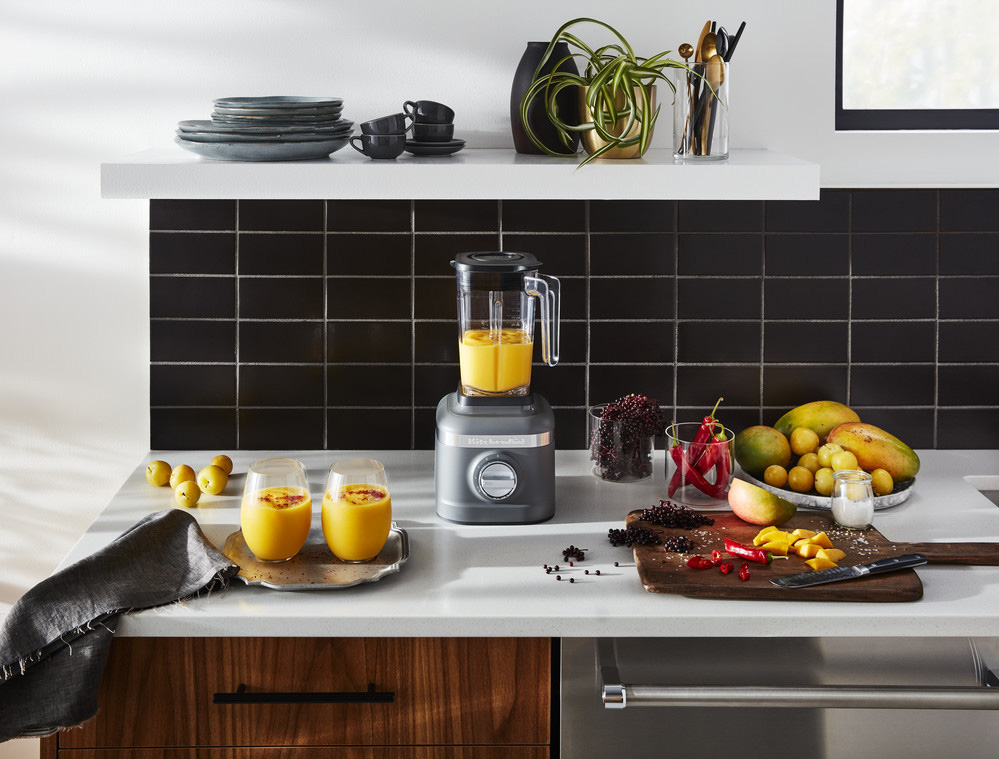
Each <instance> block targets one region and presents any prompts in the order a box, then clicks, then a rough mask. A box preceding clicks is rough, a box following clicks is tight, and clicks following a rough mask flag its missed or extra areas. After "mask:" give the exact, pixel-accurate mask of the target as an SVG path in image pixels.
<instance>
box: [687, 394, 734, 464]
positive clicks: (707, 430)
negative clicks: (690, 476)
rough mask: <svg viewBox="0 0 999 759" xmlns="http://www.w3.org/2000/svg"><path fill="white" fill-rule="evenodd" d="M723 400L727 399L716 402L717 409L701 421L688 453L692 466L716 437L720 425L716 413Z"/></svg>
mask: <svg viewBox="0 0 999 759" xmlns="http://www.w3.org/2000/svg"><path fill="white" fill-rule="evenodd" d="M723 400H725V399H724V398H719V399H718V400H717V401H715V407H714V408H713V409H711V413H710V414H708V415H707V416H706V417H704V418H703V419H702V420H701V426H700V428H699V429H698V430H697V434H696V435H695V436H694V440H693V442H691V444H690V449H689V450H688V451H687V461H688V462H690V465H691V466H694V465H695V464H697V462H698V461H699V460H700V458H701V455H702V454H703V453H704V449H705V448H706V447H707V443H708V441H709V440H711V438H712V437H714V434H715V425H717V424H718V420H717V419H716V418H715V413H716V412H717V411H718V406H719V405H720V404H721V402H722V401H723Z"/></svg>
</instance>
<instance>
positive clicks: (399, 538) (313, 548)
mask: <svg viewBox="0 0 999 759" xmlns="http://www.w3.org/2000/svg"><path fill="white" fill-rule="evenodd" d="M222 553H223V554H224V555H225V556H226V557H227V558H228V559H229V560H230V561H232V562H233V563H234V564H237V565H238V566H239V574H237V575H236V577H238V578H239V579H240V580H242V581H243V582H244V583H246V584H247V585H260V586H262V587H265V588H271V589H273V590H339V589H341V588H351V587H353V586H354V585H360V584H361V583H365V582H378V581H379V580H380V579H382V578H383V577H385V576H386V575H391V574H395V573H396V572H398V571H399V569H400V568H401V567H402V565H403V564H405V563H406V560H407V559H409V535H408V534H406V531H405V530H404V529H403V528H401V527H400V526H399V525H398V524H396V523H395V522H393V523H392V527H391V529H390V530H389V536H388V540H386V541H385V546H384V548H382V550H381V551H380V552H379V554H378V555H377V556H376V557H375V558H373V559H371V560H370V561H365V562H363V563H360V564H351V563H349V562H345V561H341V560H340V559H338V558H337V557H336V556H334V555H333V552H332V551H330V549H329V546H327V545H326V540H325V539H324V538H323V531H322V528H321V527H313V528H312V531H311V532H309V538H308V540H306V541H305V546H303V548H302V550H301V551H299V552H298V555H297V556H295V557H294V558H291V559H289V560H288V561H282V562H277V563H275V562H268V561H260V560H259V559H258V558H257V557H256V556H254V555H253V553H252V552H251V551H250V549H249V548H247V546H246V541H245V540H243V531H242V530H237V531H236V532H234V533H232V535H230V536H229V537H228V538H226V541H225V545H224V546H222Z"/></svg>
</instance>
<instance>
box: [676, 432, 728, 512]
mask: <svg viewBox="0 0 999 759" xmlns="http://www.w3.org/2000/svg"><path fill="white" fill-rule="evenodd" d="M709 420H710V421H709ZM733 438H734V435H733V433H732V431H731V430H729V429H727V428H726V427H724V426H723V425H722V424H721V423H720V422H717V421H716V420H714V419H713V418H711V417H705V420H704V421H703V422H679V423H673V424H671V425H670V426H669V427H667V428H666V498H667V499H668V500H670V501H672V502H673V503H679V504H682V505H684V506H687V507H689V508H692V509H702V510H703V509H720V508H725V507H727V505H728V486H729V483H730V482H731V481H732V466H733V456H732V440H733Z"/></svg>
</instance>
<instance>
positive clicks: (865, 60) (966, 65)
mask: <svg viewBox="0 0 999 759" xmlns="http://www.w3.org/2000/svg"><path fill="white" fill-rule="evenodd" d="M997 35H999V3H996V2H995V0H946V2H941V0H837V2H836V129H837V130H887V129H910V130H918V129H929V130H939V129H999V55H997V54H996V52H995V51H994V50H993V49H992V48H991V46H990V44H989V42H990V41H991V40H992V39H995V38H996V37H997Z"/></svg>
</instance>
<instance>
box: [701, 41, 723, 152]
mask: <svg viewBox="0 0 999 759" xmlns="http://www.w3.org/2000/svg"><path fill="white" fill-rule="evenodd" d="M704 77H705V79H707V80H708V86H709V87H710V88H711V89H710V91H706V92H705V93H704V97H705V98H707V100H706V103H705V105H706V106H707V113H705V114H704V118H703V119H702V121H701V155H708V140H709V135H710V133H711V127H712V125H713V122H714V108H715V103H716V102H717V100H718V95H717V93H718V88H719V87H721V84H722V82H724V81H725V61H724V59H723V58H722V57H721V56H720V55H718V54H717V53H715V54H714V55H712V56H711V57H710V58H709V59H708V63H707V65H706V66H705V71H704Z"/></svg>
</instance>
